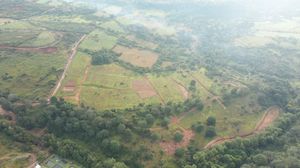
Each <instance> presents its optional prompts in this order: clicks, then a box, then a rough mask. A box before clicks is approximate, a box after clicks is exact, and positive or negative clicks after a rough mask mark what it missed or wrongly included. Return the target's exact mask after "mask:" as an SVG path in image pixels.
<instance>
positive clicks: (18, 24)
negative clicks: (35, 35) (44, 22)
mask: <svg viewBox="0 0 300 168" xmlns="http://www.w3.org/2000/svg"><path fill="white" fill-rule="evenodd" d="M0 30H2V31H4V30H12V31H16V30H30V31H34V30H41V28H39V27H36V26H33V25H32V24H30V23H28V22H25V21H20V20H10V21H8V22H4V23H3V24H1V25H0Z"/></svg>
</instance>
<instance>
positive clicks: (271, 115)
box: [204, 106, 280, 149]
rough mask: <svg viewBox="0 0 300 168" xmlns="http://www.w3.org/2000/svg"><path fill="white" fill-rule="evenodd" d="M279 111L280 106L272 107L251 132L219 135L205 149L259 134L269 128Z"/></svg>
mask: <svg viewBox="0 0 300 168" xmlns="http://www.w3.org/2000/svg"><path fill="white" fill-rule="evenodd" d="M279 111H280V109H279V108H278V107H275V106H273V107H270V108H269V109H268V110H267V111H266V112H265V114H264V116H263V117H262V119H261V120H260V121H259V122H258V123H257V125H256V127H255V129H254V130H252V131H251V132H249V133H246V134H240V135H235V136H229V137H218V138H216V139H214V140H212V141H210V142H209V143H208V144H207V145H206V146H205V147H204V149H209V148H212V147H214V146H216V145H219V144H222V143H224V142H228V141H232V140H234V139H236V138H238V137H239V138H247V137H250V136H252V135H254V134H257V133H259V132H261V131H263V130H264V129H265V128H267V127H268V126H270V125H271V124H272V122H273V121H274V120H275V119H276V118H277V117H278V116H279Z"/></svg>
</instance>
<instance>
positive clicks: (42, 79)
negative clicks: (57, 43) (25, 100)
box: [0, 50, 66, 98]
mask: <svg viewBox="0 0 300 168" xmlns="http://www.w3.org/2000/svg"><path fill="white" fill-rule="evenodd" d="M2 54H3V56H4V57H3V58H5V59H3V60H2V61H1V62H0V76H1V78H2V80H1V82H0V88H1V89H9V90H14V92H15V93H17V94H19V95H21V96H25V97H31V98H39V97H45V96H47V95H48V94H49V92H50V90H51V89H52V87H53V86H54V84H55V82H56V80H57V75H59V74H60V71H59V70H60V69H61V68H62V67H63V65H64V63H65V60H66V57H65V55H66V54H65V53H63V52H62V53H53V54H41V53H34V54H31V53H28V52H18V51H14V52H12V51H11V50H10V51H1V55H2Z"/></svg>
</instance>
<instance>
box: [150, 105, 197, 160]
mask: <svg viewBox="0 0 300 168" xmlns="http://www.w3.org/2000/svg"><path fill="white" fill-rule="evenodd" d="M194 111H195V109H191V110H190V111H187V112H185V113H183V114H181V115H180V116H179V117H177V116H173V117H172V118H171V124H172V125H177V126H178V124H179V123H180V121H181V120H182V119H183V118H184V117H185V116H186V115H187V114H188V113H190V112H194ZM178 127H179V129H180V130H181V133H182V135H183V139H182V141H181V142H180V143H176V142H175V141H163V142H160V143H159V145H160V147H161V148H162V149H163V150H164V151H165V152H166V153H167V154H168V155H173V154H174V153H175V151H176V149H178V148H183V147H187V146H188V145H189V143H190V140H191V139H192V138H193V137H194V136H195V134H194V132H193V131H192V130H191V129H185V128H183V127H181V126H178ZM155 130H159V129H158V128H154V129H153V130H151V131H155Z"/></svg>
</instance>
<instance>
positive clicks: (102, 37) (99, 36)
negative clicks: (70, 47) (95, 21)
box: [79, 30, 117, 51]
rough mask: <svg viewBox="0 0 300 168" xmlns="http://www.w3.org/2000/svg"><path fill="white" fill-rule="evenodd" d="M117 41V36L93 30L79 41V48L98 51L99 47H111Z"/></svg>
mask: <svg viewBox="0 0 300 168" xmlns="http://www.w3.org/2000/svg"><path fill="white" fill-rule="evenodd" d="M116 42H117V37H114V36H111V35H108V34H106V33H104V32H102V31H100V30H95V31H93V32H92V33H90V34H89V35H88V37H87V38H86V39H85V40H84V41H83V42H82V43H81V45H80V47H79V48H80V49H83V50H84V49H88V50H92V51H99V50H101V49H111V48H113V47H114V45H115V44H116Z"/></svg>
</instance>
